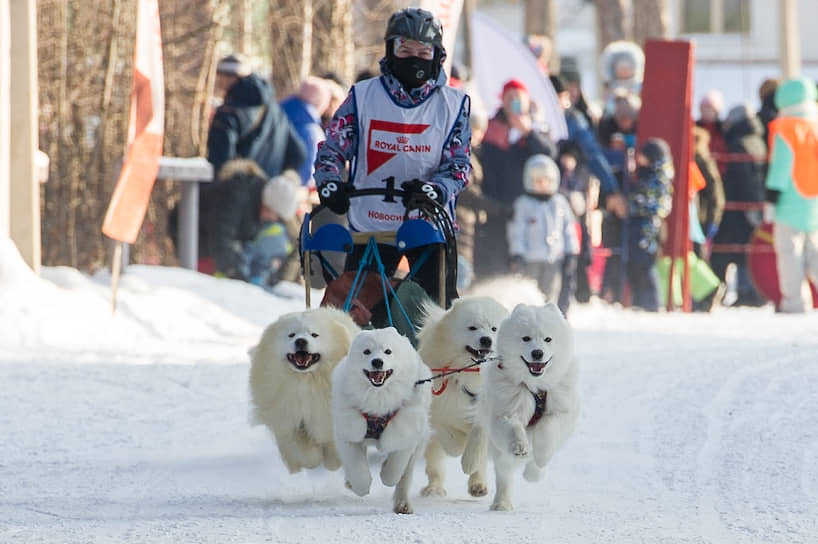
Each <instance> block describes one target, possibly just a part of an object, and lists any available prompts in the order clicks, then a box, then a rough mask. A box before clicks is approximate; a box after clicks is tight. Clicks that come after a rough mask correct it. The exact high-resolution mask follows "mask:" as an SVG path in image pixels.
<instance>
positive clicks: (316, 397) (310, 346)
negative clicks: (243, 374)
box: [250, 308, 360, 473]
mask: <svg viewBox="0 0 818 544" xmlns="http://www.w3.org/2000/svg"><path fill="white" fill-rule="evenodd" d="M359 331H360V328H359V327H358V325H356V324H355V322H354V321H353V320H352V318H351V317H350V316H349V315H347V314H345V313H344V312H342V311H340V310H336V309H334V308H315V309H311V310H305V311H302V312H294V313H290V314H285V315H282V316H281V317H280V318H279V319H278V320H277V321H275V322H274V323H272V324H271V325H269V326H268V327H267V328H266V330H265V331H264V333H263V334H262V336H261V340H260V341H259V343H258V345H257V346H256V347H254V348H252V349H251V350H250V359H251V365H250V401H251V422H252V423H255V424H263V425H266V426H267V427H268V428H269V429H270V431H271V432H272V433H273V435H274V437H275V441H276V444H277V445H278V451H279V452H280V453H281V458H282V460H283V461H284V464H285V465H286V466H287V470H289V471H290V473H295V472H299V471H300V470H301V469H303V468H316V467H318V466H320V465H324V466H325V467H326V468H327V469H329V470H337V469H338V468H339V467H340V466H341V462H340V460H339V459H338V454H337V452H336V450H335V443H334V441H333V434H332V416H331V415H330V389H331V387H332V371H333V369H334V368H335V366H336V365H337V364H338V362H339V361H340V360H341V359H342V358H343V357H344V356H346V354H347V350H348V349H349V344H350V343H351V342H352V339H353V338H354V337H355V335H356V334H357V333H358V332H359Z"/></svg>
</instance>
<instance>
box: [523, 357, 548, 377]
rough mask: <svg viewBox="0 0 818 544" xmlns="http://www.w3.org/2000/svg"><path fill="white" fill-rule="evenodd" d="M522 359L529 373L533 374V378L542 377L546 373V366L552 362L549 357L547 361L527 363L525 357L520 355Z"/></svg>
mask: <svg viewBox="0 0 818 544" xmlns="http://www.w3.org/2000/svg"><path fill="white" fill-rule="evenodd" d="M520 359H522V360H523V362H524V363H525V364H526V366H527V367H528V372H529V373H531V375H532V376H542V373H543V372H545V365H547V364H548V363H550V362H551V358H550V357H549V358H548V360H547V361H534V362H531V361H527V360H526V359H525V357H523V356H522V355H520Z"/></svg>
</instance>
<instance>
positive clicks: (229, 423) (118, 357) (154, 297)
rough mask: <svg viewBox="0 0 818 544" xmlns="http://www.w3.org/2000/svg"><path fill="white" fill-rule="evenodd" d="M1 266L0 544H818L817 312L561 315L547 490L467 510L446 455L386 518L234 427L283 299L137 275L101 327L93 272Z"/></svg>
mask: <svg viewBox="0 0 818 544" xmlns="http://www.w3.org/2000/svg"><path fill="white" fill-rule="evenodd" d="M2 256H5V255H2ZM2 272H3V271H2V266H0V279H5V280H6V281H4V282H0V387H2V391H1V393H2V394H0V436H2V441H0V542H2V543H5V542H25V543H40V542H55V543H56V542H60V543H63V542H95V543H96V542H100V543H101V542H125V543H145V542H151V543H153V542H161V543H165V542H167V543H173V544H179V543H183V542H196V543H225V542H276V543H278V542H282V543H283V542H294V543H295V542H319V543H321V544H326V543H330V542H354V543H356V544H369V543H377V544H383V543H386V542H390V543H391V542H400V543H402V542H406V543H416V542H417V543H427V542H447V543H452V542H475V543H483V542H485V543H489V542H520V543H522V542H559V543H587V542H615V543H628V542H648V543H674V544H675V543H713V544H723V543H771V542H781V543H795V542H814V541H815V535H816V534H818V400H816V397H818V396H817V395H816V393H815V392H816V391H817V390H818V315H811V316H800V317H792V316H780V315H774V314H773V313H772V311H771V309H769V308H766V309H759V310H720V311H718V312H717V313H715V314H713V315H677V314H673V315H658V316H656V315H654V316H651V315H646V314H640V313H634V312H631V311H627V310H617V309H613V308H609V307H605V306H602V305H591V306H585V307H576V308H575V309H574V310H573V312H572V315H571V319H570V320H571V322H572V323H573V324H574V327H575V329H576V331H577V347H578V352H579V355H580V358H581V364H582V391H583V414H582V417H581V420H580V424H579V426H578V429H577V432H576V434H575V435H574V436H573V437H572V438H571V439H570V440H569V442H568V444H567V446H566V447H565V448H564V449H563V450H561V451H560V452H558V453H557V455H556V456H555V458H554V460H553V462H552V464H551V465H550V467H549V470H548V472H547V475H546V477H545V479H544V481H542V482H540V483H539V484H536V485H535V484H529V483H527V482H524V481H523V480H522V478H518V483H517V485H516V489H515V492H514V503H515V506H516V510H515V511H514V512H511V513H495V512H489V511H488V505H489V502H490V497H487V498H483V499H474V498H471V497H469V496H468V494H467V493H466V478H465V476H463V475H462V474H461V473H460V470H459V465H458V463H457V462H456V461H455V460H451V461H450V462H449V465H448V469H449V474H448V478H447V488H448V490H449V496H448V497H446V498H442V499H440V498H434V499H433V498H421V497H419V496H417V495H418V492H419V489H420V487H422V485H423V484H424V483H425V475H424V474H423V470H422V463H420V464H419V465H420V466H419V467H418V470H417V472H416V477H415V481H414V483H413V490H414V495H415V496H417V497H416V498H415V499H414V501H415V511H416V512H417V513H416V514H415V515H413V516H397V515H395V514H392V513H391V508H390V505H391V501H390V497H391V489H387V488H384V487H383V486H382V485H381V484H380V483H379V482H377V480H376V482H374V483H373V493H372V494H371V495H370V496H367V497H364V498H358V497H355V496H354V495H353V494H352V493H351V492H349V491H347V490H345V489H344V487H343V482H342V477H341V474H340V472H335V473H328V472H324V471H314V472H309V473H300V474H297V475H294V476H291V475H289V474H287V472H286V469H284V467H283V465H282V463H281V461H280V460H279V458H278V455H277V453H276V450H275V448H274V445H273V442H272V439H271V437H270V436H269V435H268V433H267V432H266V430H264V429H263V428H260V427H249V426H248V424H247V398H248V397H247V385H246V382H247V372H248V361H247V356H246V350H247V348H249V347H250V346H251V345H252V344H253V343H254V342H255V341H256V340H257V338H258V335H259V334H260V332H261V328H262V327H263V326H264V325H265V324H266V323H267V322H269V321H272V320H273V319H275V316H277V315H278V314H279V313H281V312H283V311H289V310H292V309H297V308H298V301H292V300H287V299H286V298H283V297H274V296H271V295H267V294H264V293H261V292H260V291H259V290H257V289H255V288H252V287H250V286H245V285H240V284H235V282H227V281H218V280H213V279H210V278H203V277H202V276H199V275H196V274H192V273H189V272H185V271H181V270H168V269H159V268H154V267H135V268H134V269H132V270H131V271H130V273H129V275H128V276H126V278H125V280H126V281H123V285H122V294H121V296H122V305H121V307H120V309H121V310H122V312H121V313H118V314H117V316H116V317H114V318H111V316H110V309H109V308H108V306H107V304H108V302H107V283H105V281H106V278H99V279H98V280H97V279H88V278H84V277H82V276H79V275H77V274H75V273H72V272H70V271H67V270H63V269H48V270H46V272H45V274H44V277H45V280H42V281H41V280H38V279H36V278H30V277H27V276H25V274H22V273H21V274H18V275H16V276H15V275H13V274H12V275H11V280H9V274H8V271H6V276H5V277H4V276H3V273H2ZM6 285H13V286H14V287H13V288H12V289H7V288H5V286H6ZM46 302H47V303H48V305H49V306H48V308H46V306H45V304H46ZM376 460H377V459H376ZM493 487H494V486H493V482H492V484H491V485H490V493H491V492H493Z"/></svg>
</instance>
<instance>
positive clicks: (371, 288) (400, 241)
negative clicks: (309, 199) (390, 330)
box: [299, 188, 457, 345]
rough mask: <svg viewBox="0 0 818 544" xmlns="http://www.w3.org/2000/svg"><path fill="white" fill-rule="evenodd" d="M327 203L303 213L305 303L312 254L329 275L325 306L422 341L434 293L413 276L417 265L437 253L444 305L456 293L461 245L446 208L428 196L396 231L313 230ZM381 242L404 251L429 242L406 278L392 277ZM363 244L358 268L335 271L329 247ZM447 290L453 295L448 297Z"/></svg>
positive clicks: (365, 192) (372, 192)
mask: <svg viewBox="0 0 818 544" xmlns="http://www.w3.org/2000/svg"><path fill="white" fill-rule="evenodd" d="M404 194H405V193H404V191H402V190H399V189H392V188H383V189H380V188H378V189H361V190H356V191H353V192H352V193H351V194H350V198H351V199H352V198H358V197H362V196H383V197H384V201H387V202H394V199H402V198H403V196H404ZM324 209H325V208H324V207H323V206H321V205H319V206H316V207H314V208H313V210H312V211H311V212H310V213H307V214H306V215H305V216H304V221H303V223H302V225H301V233H300V236H299V254H300V256H301V266H302V272H303V277H304V286H305V304H306V306H307V308H309V307H311V304H312V301H311V289H312V281H311V278H312V272H313V271H312V270H311V267H312V262H313V256H317V260H318V262H319V263H320V266H321V273H322V275H323V277H324V278H326V279H327V286H326V289H325V291H324V296H323V299H322V300H321V306H334V307H337V308H339V309H341V310H343V311H344V312H346V313H348V314H349V315H350V316H351V317H352V319H353V320H354V321H355V322H356V323H358V325H360V326H361V327H363V328H385V327H395V328H396V329H397V330H398V332H400V333H401V334H403V335H404V336H407V337H408V338H409V339H410V340H411V342H412V344H413V345H415V344H416V343H417V338H416V331H417V328H418V326H419V324H420V322H421V318H422V307H423V305H424V304H425V303H427V302H428V301H431V297H430V296H429V295H428V294H427V293H426V291H424V289H423V288H422V287H421V286H420V285H419V284H418V283H416V282H415V281H414V280H413V278H414V275H415V273H416V271H417V269H418V268H420V266H421V265H422V264H423V262H425V261H426V259H427V258H428V257H429V256H430V255H431V252H433V251H437V252H438V262H439V263H440V266H439V270H438V274H439V276H438V283H439V285H440V288H439V293H438V300H437V301H435V302H437V304H439V305H440V306H441V307H443V308H445V307H446V301H447V300H450V299H451V298H454V297H456V293H455V289H456V287H455V286H456V282H457V245H456V240H455V231H454V226H453V225H452V221H451V217H450V216H449V214H448V213H447V212H446V210H445V208H444V207H443V206H442V205H440V204H438V203H437V202H434V201H432V200H429V199H423V200H422V201H417V202H410V204H409V206H408V209H407V212H406V214H405V215H404V218H403V223H402V224H401V226H400V227H399V228H398V229H397V230H395V231H384V232H358V231H352V230H350V229H348V228H346V227H345V226H343V225H340V224H335V223H329V224H325V225H322V226H320V227H316V228H315V229H313V223H314V222H315V218H316V217H319V215H320V214H321V213H322V211H323V210H324ZM378 244H387V245H391V246H394V247H395V248H396V249H397V250H398V252H399V253H404V254H405V253H406V252H407V251H410V250H413V249H417V248H420V247H425V248H426V249H425V250H424V252H423V253H422V254H421V256H420V258H419V259H418V262H417V263H416V264H415V267H414V269H409V271H408V272H407V273H406V275H405V276H404V277H398V276H397V275H395V276H390V275H389V273H388V272H387V270H386V269H385V267H384V264H383V261H382V260H381V255H380V251H379V248H378ZM356 245H358V246H364V247H365V249H364V253H363V257H362V258H361V260H360V263H359V265H358V267H357V268H356V269H355V270H347V271H344V270H336V269H335V267H333V265H332V264H331V263H330V260H329V259H327V256H326V253H327V252H339V253H345V254H347V255H348V254H350V253H352V251H353V247H354V246H356ZM447 295H450V296H448V297H447Z"/></svg>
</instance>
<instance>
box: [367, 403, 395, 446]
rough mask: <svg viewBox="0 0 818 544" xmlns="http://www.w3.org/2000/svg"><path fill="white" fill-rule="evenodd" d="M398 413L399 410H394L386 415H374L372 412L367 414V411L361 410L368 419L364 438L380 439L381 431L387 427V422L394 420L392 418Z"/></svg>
mask: <svg viewBox="0 0 818 544" xmlns="http://www.w3.org/2000/svg"><path fill="white" fill-rule="evenodd" d="M397 413H398V410H395V411H394V412H391V413H388V414H386V415H385V416H374V415H372V414H367V413H366V412H361V415H362V416H364V419H365V420H366V435H364V439H367V438H373V439H375V440H380V438H381V433H383V430H384V429H386V425H387V423H389V422H390V421H392V418H393V417H395V416H396V415H397Z"/></svg>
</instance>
